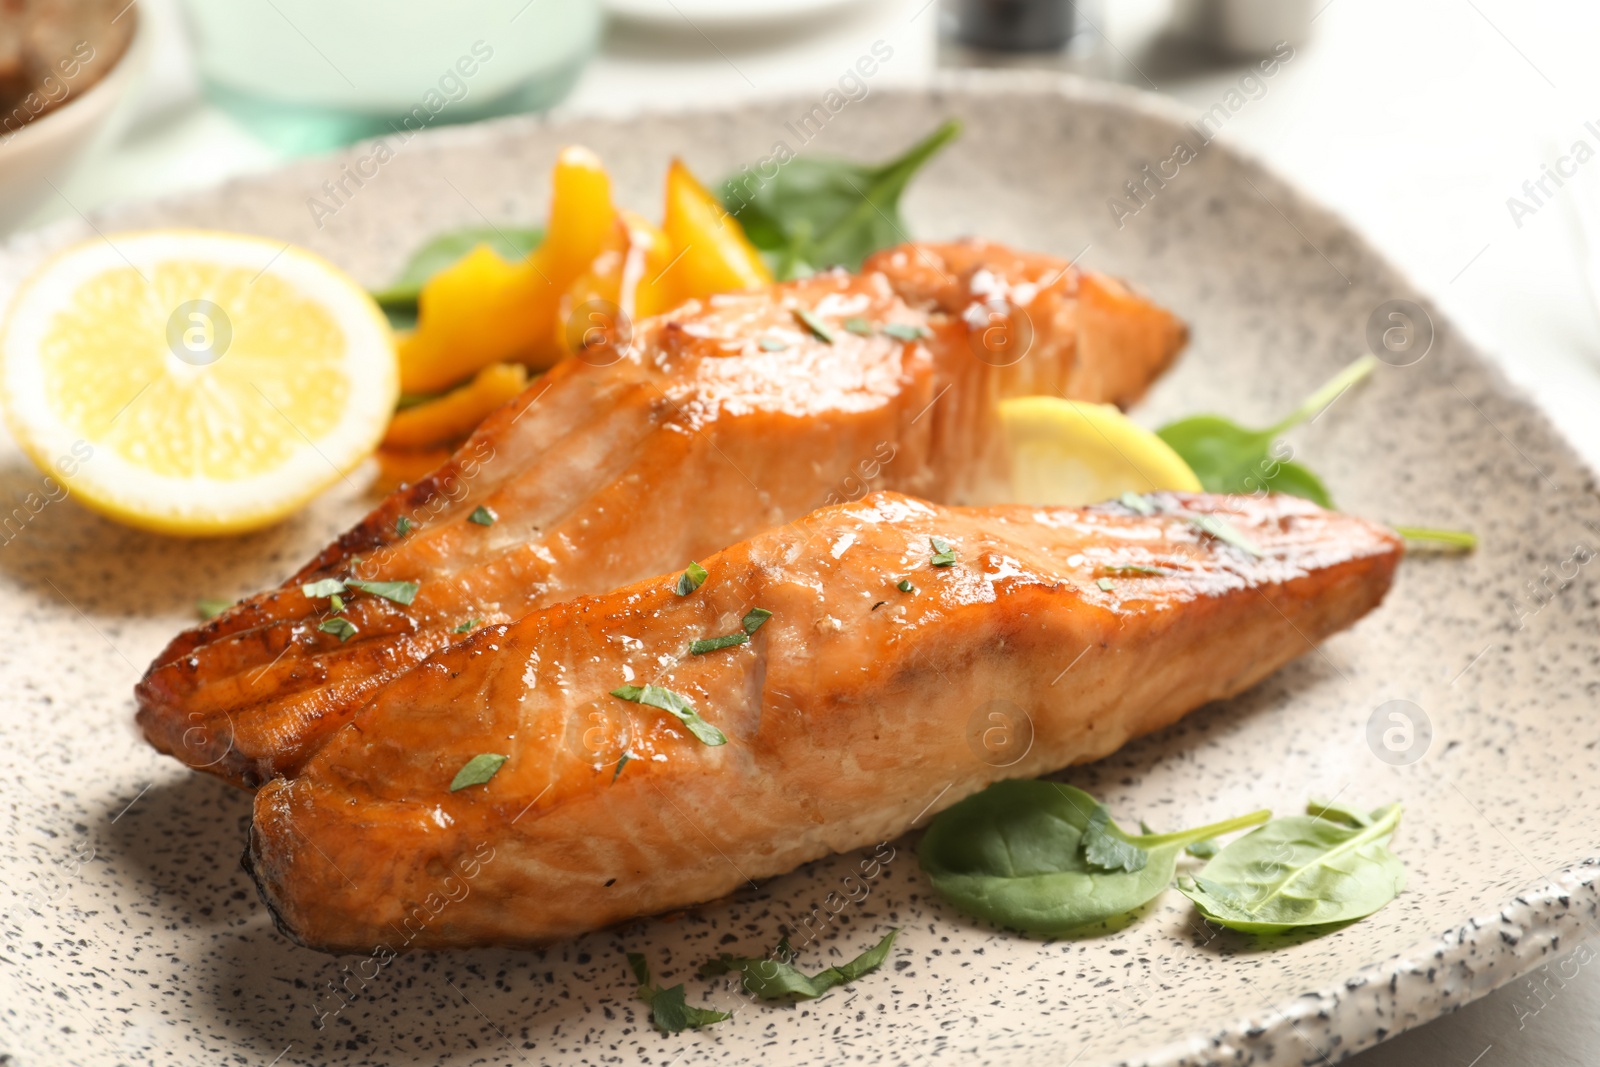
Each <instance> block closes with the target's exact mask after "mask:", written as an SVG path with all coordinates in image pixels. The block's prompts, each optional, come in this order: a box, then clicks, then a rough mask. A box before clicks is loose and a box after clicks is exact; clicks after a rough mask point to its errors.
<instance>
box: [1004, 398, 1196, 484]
mask: <svg viewBox="0 0 1600 1067" xmlns="http://www.w3.org/2000/svg"><path fill="white" fill-rule="evenodd" d="M1000 424H1001V429H1002V432H1003V434H1004V436H1005V442H1006V449H1007V452H1008V453H1009V456H1010V459H1011V494H1012V495H1011V499H1012V500H1013V501H1015V502H1017V503H1021V504H1053V505H1071V506H1078V505H1083V504H1098V503H1100V502H1101V501H1103V500H1111V499H1113V498H1115V497H1118V496H1120V495H1122V494H1123V493H1148V492H1152V491H1154V490H1158V489H1173V490H1180V491H1188V492H1199V491H1200V489H1201V486H1200V479H1199V478H1197V477H1195V473H1194V471H1192V470H1190V469H1189V465H1188V464H1187V463H1185V462H1184V461H1183V460H1182V458H1180V457H1179V455H1178V454H1177V453H1176V452H1174V451H1173V450H1172V447H1171V446H1170V445H1168V444H1167V443H1166V442H1165V441H1163V440H1161V438H1159V437H1157V436H1156V435H1155V434H1153V433H1151V432H1150V431H1149V430H1146V429H1145V428H1144V427H1142V426H1140V425H1139V424H1138V423H1136V422H1134V421H1133V420H1132V419H1130V418H1128V416H1126V415H1124V414H1123V413H1122V412H1121V411H1118V410H1117V408H1116V406H1115V405H1112V404H1086V403H1082V402H1080V401H1076V400H1063V399H1061V398H1059V397H1053V396H1024V397H1017V398H1015V399H1012V400H1002V401H1001V402H1000Z"/></svg>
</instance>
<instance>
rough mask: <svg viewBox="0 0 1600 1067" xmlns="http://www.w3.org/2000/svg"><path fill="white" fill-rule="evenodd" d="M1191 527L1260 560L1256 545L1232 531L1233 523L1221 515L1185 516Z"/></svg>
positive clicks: (1259, 550)
mask: <svg viewBox="0 0 1600 1067" xmlns="http://www.w3.org/2000/svg"><path fill="white" fill-rule="evenodd" d="M1186 517H1187V518H1188V520H1189V522H1190V524H1191V525H1193V526H1194V527H1195V528H1196V529H1198V530H1200V531H1201V532H1202V533H1204V534H1206V535H1207V536H1208V537H1215V538H1216V539H1217V540H1218V541H1222V542H1224V543H1226V544H1230V545H1232V546H1233V547H1234V548H1237V549H1239V550H1240V551H1242V552H1246V553H1248V554H1250V555H1252V556H1255V557H1256V558H1257V559H1260V558H1261V549H1259V548H1257V547H1256V543H1255V542H1254V541H1252V540H1250V539H1249V538H1248V537H1246V536H1245V535H1244V534H1242V533H1240V532H1239V531H1238V530H1236V529H1234V526H1233V523H1231V522H1229V521H1228V520H1227V519H1224V518H1223V517H1222V516H1221V515H1189V516H1186Z"/></svg>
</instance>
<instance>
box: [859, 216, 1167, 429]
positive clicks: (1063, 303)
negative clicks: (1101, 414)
mask: <svg viewBox="0 0 1600 1067" xmlns="http://www.w3.org/2000/svg"><path fill="white" fill-rule="evenodd" d="M862 271H863V272H864V273H869V272H873V271H876V272H878V273H881V274H883V275H884V276H885V277H887V278H888V279H889V283H890V284H891V285H892V286H893V287H894V289H895V291H896V292H897V293H899V295H900V298H901V299H902V300H904V301H905V302H906V303H908V304H910V305H911V306H912V307H915V308H920V309H923V310H926V311H929V312H930V313H933V314H935V315H937V316H944V317H949V318H952V319H955V320H957V321H959V322H961V323H962V324H963V325H964V327H965V334H966V340H967V343H968V346H969V347H970V348H971V349H972V350H973V352H974V353H975V354H976V355H977V356H978V357H979V359H980V361H982V362H985V363H989V364H1000V365H1004V366H1012V365H1015V366H1016V367H1017V369H1018V373H1020V374H1023V375H1028V374H1030V373H1033V372H1037V373H1039V374H1040V377H1039V378H1038V379H1036V380H1033V381H1030V382H1028V383H1027V386H1026V387H1025V391H1026V392H1028V393H1054V394H1059V395H1063V396H1065V397H1066V398H1067V399H1069V400H1086V401H1089V402H1091V403H1096V404H1116V405H1118V406H1120V407H1127V406H1128V405H1129V404H1132V403H1133V402H1134V401H1135V400H1138V399H1139V398H1140V397H1141V396H1143V395H1144V393H1145V390H1146V389H1148V388H1149V387H1150V383H1151V382H1153V381H1155V380H1156V378H1158V377H1160V375H1161V374H1162V372H1163V371H1165V370H1166V369H1167V368H1168V367H1169V366H1171V365H1172V361H1173V360H1174V359H1176V358H1177V356H1178V352H1179V351H1180V350H1181V349H1182V348H1183V346H1184V343H1185V342H1186V341H1187V340H1188V337H1189V333H1188V327H1186V326H1185V325H1184V324H1183V322H1182V320H1180V319H1178V318H1177V317H1175V316H1173V315H1169V314H1167V313H1166V312H1164V311H1162V310H1161V309H1160V308H1157V307H1155V306H1154V305H1152V304H1151V302H1150V301H1149V300H1148V299H1147V298H1145V297H1144V296H1142V295H1140V294H1139V293H1137V292H1135V291H1134V290H1132V289H1130V288H1129V287H1128V285H1127V284H1126V283H1124V282H1121V281H1118V280H1117V279H1115V278H1111V277H1108V276H1106V275H1104V274H1097V273H1095V272H1093V271H1080V270H1079V269H1078V268H1077V267H1075V266H1073V265H1072V264H1070V263H1067V262H1064V261H1062V260H1060V259H1058V258H1056V257H1055V256H1046V255H1041V254H1040V253H1037V252H1021V251H1018V250H1016V249H1013V248H1009V247H1007V246H1005V245H1002V244H996V243H995V242H993V241H981V240H965V241H948V242H939V243H930V242H922V243H916V244H906V245H898V246H896V247H894V248H889V249H885V250H884V251H882V252H876V253H874V254H873V255H871V256H869V257H867V260H866V262H865V263H863V264H862Z"/></svg>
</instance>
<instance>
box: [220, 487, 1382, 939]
mask: <svg viewBox="0 0 1600 1067" xmlns="http://www.w3.org/2000/svg"><path fill="white" fill-rule="evenodd" d="M1147 503H1148V504H1149V505H1153V508H1152V507H1145V508H1142V509H1141V510H1133V509H1130V508H1128V507H1125V506H1123V505H1120V504H1106V505H1101V506H1098V507H1093V508H1083V509H1073V508H1034V507H1027V506H1017V505H1010V506H1001V507H988V508H946V507H939V506H934V505H929V504H926V503H923V502H921V501H917V500H914V499H910V498H907V497H904V496H901V495H898V494H894V493H877V494H873V495H871V496H869V497H867V498H865V499H863V500H861V501H860V502H858V503H855V504H845V505H839V506H836V507H832V508H827V509H823V510H821V511H819V512H816V513H814V514H813V515H811V516H808V517H807V518H806V519H805V520H804V521H802V522H799V523H795V524H792V525H789V526H784V527H780V528H778V529H775V530H771V531H768V532H766V533H764V534H761V535H759V536H757V537H755V538H753V539H751V540H749V541H746V542H744V543H742V544H738V545H735V546H733V547H731V548H729V549H727V550H726V551H723V552H719V553H717V554H716V555H714V556H711V557H709V558H708V559H706V560H705V561H704V565H705V569H706V571H707V572H708V574H709V577H708V578H706V580H705V582H704V584H703V585H701V586H700V587H699V588H698V589H696V590H694V591H692V592H687V593H686V594H681V593H680V591H679V590H680V587H679V585H678V581H677V579H678V576H677V575H676V574H666V575H663V576H661V577H657V578H652V579H648V580H646V581H643V582H639V583H637V584H634V585H630V586H626V587H624V588H621V589H618V590H616V591H614V592H611V593H607V594H605V595H602V596H591V597H580V598H578V599H575V600H571V601H568V602H566V603H562V604H557V605H553V606H551V607H548V608H545V609H543V610H540V611H536V612H534V613H532V614H530V615H528V616H526V617H525V618H523V619H521V620H519V621H517V622H516V623H513V624H511V625H495V626H489V627H486V628H484V629H483V630H480V631H479V632H477V633H475V634H473V635H472V636H471V637H470V638H469V639H468V640H465V641H463V642H461V643H459V644H457V645H455V646H453V647H451V648H448V649H445V650H443V651H441V652H438V653H436V654H435V655H433V656H432V657H430V658H429V659H428V660H427V661H426V662H425V663H423V664H421V665H420V666H418V667H417V668H416V669H414V670H412V671H410V672H408V673H406V674H405V675H403V676H401V677H400V678H398V679H397V680H395V681H392V682H390V683H389V684H388V685H387V686H385V687H384V688H383V689H382V690H381V691H380V692H379V693H378V695H377V696H376V698H375V699H374V700H373V701H372V702H371V703H370V704H369V705H367V706H366V707H364V708H363V709H362V710H361V711H360V713H359V714H358V715H357V716H356V717H355V718H354V720H353V721H352V722H350V723H349V724H347V725H345V726H344V727H343V728H342V729H341V730H339V731H338V732H337V733H336V734H335V735H334V736H333V737H332V738H330V739H329V741H328V743H327V744H326V745H325V746H324V747H323V748H322V750H321V751H320V752H319V753H318V754H317V755H316V756H315V757H314V758H312V759H311V760H310V762H309V763H308V764H307V765H306V767H305V768H304V769H303V770H302V771H301V773H300V774H299V775H298V776H296V777H295V778H292V779H279V780H276V781H273V782H270V783H268V784H267V785H266V786H264V787H263V788H262V789H261V790H260V791H259V792H258V793H257V794H256V797H255V807H254V819H253V823H252V828H251V832H250V846H249V851H248V854H247V857H246V862H247V866H249V867H250V868H251V869H252V871H253V874H254V876H255V878H256V879H257V882H258V884H259V885H260V887H261V890H262V894H263V896H264V898H265V900H266V901H267V902H268V904H269V905H270V907H271V909H272V911H273V913H274V915H275V916H276V918H277V920H278V922H279V924H280V926H281V927H282V928H283V929H284V930H285V931H287V932H288V933H289V934H291V935H292V936H293V937H295V938H297V939H298V940H300V941H301V942H303V943H305V944H307V945H310V946H314V947H317V948H322V949H327V950H330V951H362V952H370V951H373V950H374V946H386V947H387V948H388V949H389V950H390V951H395V952H398V951H404V950H405V949H408V948H446V947H456V946H468V945H487V944H497V945H524V944H527V945H531V944H537V943H541V942H545V941H548V940H550V939H553V938H559V937H564V936H567V935H571V934H576V933H579V932H581V931H586V930H593V929H595V928H598V927H602V926H605V925H607V924H610V923H615V922H618V921H621V920H624V919H628V918H631V917H634V916H640V915H648V914H654V913H657V912H661V911H664V910H668V909H673V908H679V907H683V906H686V905H690V904H694V903H696V902H701V901H706V900H711V899H714V898H717V897H719V896H722V895H724V894H727V893H728V892H730V891H732V890H734V889H736V888H738V887H739V886H741V885H744V884H747V883H749V882H751V881H752V880H754V879H758V878H765V877H769V876H772V875H775V874H779V873H782V872H784V871H788V870H790V869H792V868H794V867H795V866H797V865H799V864H801V863H805V862H807V861H809V860H813V859H816V858H818V857H820V856H824V855H827V854H829V853H832V852H837V851H844V850H848V849H852V848H856V847H858V846H862V845H866V844H871V843H874V842H878V841H883V840H887V839H890V838H893V837H895V836H897V835H899V834H900V833H901V832H903V831H904V830H905V829H907V827H908V826H909V825H910V824H911V823H912V822H913V821H914V820H915V819H916V818H918V816H919V815H920V814H921V813H923V812H925V811H931V810H936V809H938V808H940V807H944V806H948V805H949V804H952V803H954V802H955V801H957V800H960V799H961V798H963V797H965V796H967V795H969V794H971V793H973V792H975V791H977V790H979V789H981V788H983V787H984V786H985V785H986V784H988V783H990V782H992V781H995V780H996V779H999V778H1006V777H1021V776H1032V775H1037V774H1041V773H1045V772H1049V771H1054V770H1056V769H1058V768H1061V767H1064V766H1067V765H1069V764H1073V763H1079V762H1083V761H1088V760H1093V759H1096V758H1099V757H1102V756H1105V755H1106V754H1108V753H1110V752H1112V751H1113V750H1114V749H1116V748H1117V747H1118V746H1120V745H1122V744H1123V743H1124V742H1126V741H1127V740H1128V739H1129V738H1131V737H1135V736H1137V735H1139V734H1143V733H1146V732H1148V731H1151V730H1155V729H1158V728H1160V727H1162V726H1165V725H1167V724H1168V723H1171V722H1172V721H1174V720H1175V719H1177V718H1178V717H1179V716H1181V715H1183V714H1184V713H1185V712H1187V711H1189V710H1191V709H1193V708H1196V707H1198V706H1200V705H1202V704H1205V703H1206V702H1208V701H1211V700H1216V699H1219V698H1223V697H1227V696H1230V695H1232V694H1234V693H1238V692H1239V691H1241V690H1243V689H1245V688H1247V687H1248V686H1250V685H1252V684H1253V683H1255V682H1256V681H1258V680H1259V679H1261V678H1263V677H1264V676H1266V675H1267V674H1269V673H1271V672H1272V671H1273V670H1275V669H1277V668H1278V667H1279V666H1281V665H1282V664H1284V663H1285V662H1287V661H1288V660H1290V659H1292V658H1294V657H1295V656H1298V655H1300V654H1301V653H1304V652H1306V651H1307V650H1308V649H1309V648H1310V647H1311V642H1315V641H1319V640H1321V639H1322V638H1324V637H1326V636H1328V635H1329V634H1332V633H1333V632H1335V631H1337V630H1339V629H1342V628H1343V627H1346V626H1349V625H1350V624H1351V623H1353V622H1355V621H1356V620H1357V619H1359V618H1360V617H1361V616H1362V615H1364V614H1365V613H1366V612H1368V611H1370V610H1372V608H1373V607H1375V606H1376V605H1377V604H1378V603H1379V601H1380V600H1382V598H1383V596H1384V594H1385V592H1386V591H1387V590H1388V588H1389V583H1390V580H1391V578H1392V576H1393V572H1394V568H1395V565H1396V563H1397V561H1398V560H1399V558H1400V554H1401V548H1400V541H1399V538H1398V537H1396V536H1395V535H1394V534H1393V533H1391V532H1389V531H1388V530H1386V529H1384V528H1383V527H1381V526H1378V525H1376V524H1374V523H1370V522H1366V521H1363V520H1361V519H1357V518H1352V517H1349V516H1345V515H1339V514H1335V513H1331V512H1326V511H1323V510H1321V509H1320V508H1318V507H1317V506H1316V505H1314V504H1311V503H1309V502H1307V501H1304V500H1300V499H1298V498H1294V497H1284V496H1273V497H1265V498H1259V499H1258V498H1248V497H1220V496H1205V495H1198V494H1197V495H1177V494H1165V495H1163V494H1158V495H1155V496H1152V497H1150V498H1148V500H1147ZM1143 511H1152V513H1151V514H1144V513H1142V512H1143ZM1204 515H1220V516H1223V517H1224V518H1225V520H1226V521H1227V522H1229V523H1231V526H1232V531H1230V532H1235V531H1236V532H1237V533H1239V534H1242V535H1243V537H1244V538H1248V539H1249V541H1251V542H1253V543H1254V547H1256V548H1257V549H1258V550H1259V552H1260V555H1259V556H1253V555H1251V554H1250V553H1249V552H1247V551H1245V550H1243V549H1241V548H1239V547H1235V545H1234V544H1233V543H1225V542H1223V541H1219V540H1216V539H1214V538H1213V537H1212V536H1211V535H1209V534H1208V533H1205V532H1202V529H1201V528H1200V527H1199V526H1198V525H1197V524H1196V522H1195V518H1196V517H1197V516H1204ZM1201 521H1202V522H1207V521H1210V520H1204V519H1202V520H1201ZM935 538H938V539H940V540H939V542H938V544H934V543H933V539H935ZM941 545H943V546H947V547H948V549H949V550H950V553H951V554H952V555H953V562H949V563H948V564H947V565H943V566H940V565H936V563H937V562H938V561H939V560H942V559H945V558H947V557H943V556H939V557H937V558H936V553H937V552H939V551H940V548H939V546H941ZM1102 580H1103V581H1102ZM902 582H904V583H908V588H902V586H901V584H900V583H902ZM1104 586H1109V588H1106V587H1104ZM757 608H759V609H763V610H764V611H767V612H770V613H771V615H770V618H768V619H767V620H766V621H765V623H764V624H762V625H760V626H759V627H758V628H757V627H753V626H751V625H750V623H749V620H750V619H751V617H752V616H751V611H752V609H757ZM755 617H756V618H759V617H760V615H759V613H757V615H756V616H755ZM751 629H753V630H754V632H753V633H748V634H747V631H749V630H751ZM742 634H747V636H748V640H745V641H743V642H742V643H734V644H731V645H729V646H728V647H722V648H717V649H714V650H711V651H705V652H703V654H694V653H693V652H691V643H692V642H695V641H702V640H706V639H714V638H718V637H723V636H729V635H731V636H732V637H733V639H734V641H736V642H737V641H738V637H739V635H742ZM701 647H702V648H703V647H704V646H701ZM623 686H634V687H645V686H655V687H659V689H658V690H656V691H655V692H657V694H658V699H656V700H655V701H654V706H652V704H649V703H640V702H635V701H632V700H628V699H624V698H623V697H619V696H616V695H613V690H616V689H618V688H619V687H623ZM663 690H669V691H671V692H672V693H675V694H677V695H678V697H679V698H681V699H683V700H685V701H687V702H688V704H689V705H692V709H693V711H694V712H695V713H696V714H697V715H698V716H699V717H700V719H701V720H702V721H703V723H704V724H708V726H709V727H710V728H714V729H715V730H716V731H720V734H721V735H722V736H724V737H725V739H726V743H724V744H708V743H706V742H705V741H704V740H702V739H701V737H699V736H697V734H696V733H695V732H692V731H691V728H690V727H689V726H688V725H686V724H685V722H683V721H680V719H679V718H678V717H676V716H675V715H673V714H669V713H668V712H667V711H666V710H661V707H660V705H661V704H662V703H667V704H671V703H672V699H673V698H667V699H666V700H665V701H663V700H661V699H659V693H660V691H663ZM628 692H629V691H628V690H626V689H625V690H623V693H624V695H626V694H628ZM649 692H650V691H648V690H643V689H642V688H641V689H638V690H636V691H635V695H639V694H640V693H645V694H648V693H649ZM645 699H646V700H649V699H650V698H649V697H648V696H646V697H645ZM996 709H1001V710H1002V711H1009V712H1010V718H1011V726H1012V728H1013V729H1019V728H1025V729H1027V731H1028V735H1029V737H1028V741H1029V743H1027V744H1022V745H1018V746H1017V747H1016V748H1015V749H1014V750H1011V751H1009V752H1006V753H1001V754H1000V755H1001V756H1002V757H1003V758H996V756H995V755H994V754H991V752H990V751H989V749H987V748H986V747H985V746H984V744H983V743H982V742H981V740H980V739H981V738H982V737H983V736H984V733H985V731H986V730H988V728H990V727H991V726H992V725H994V721H993V720H992V715H993V714H994V713H995V711H996ZM1024 715H1025V716H1026V718H1025V719H1023V717H1022V716H1024ZM698 729H699V730H700V731H701V733H702V734H703V733H704V732H705V730H706V729H707V726H704V725H703V726H700V727H698ZM712 739H713V740H715V737H713V738H712ZM490 753H492V754H496V755H499V756H504V757H507V758H506V760H505V762H504V764H503V765H502V766H501V767H500V768H499V771H498V773H496V774H494V776H493V777H492V778H490V779H489V780H488V781H487V782H486V783H483V784H477V785H471V786H466V787H464V788H461V789H459V790H457V791H452V790H451V784H452V781H453V779H454V777H455V776H456V775H457V773H458V771H460V770H461V769H462V768H463V767H464V766H465V765H466V764H467V763H468V762H469V761H471V760H473V758H474V757H477V756H480V755H483V754H490Z"/></svg>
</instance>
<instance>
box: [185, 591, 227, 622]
mask: <svg viewBox="0 0 1600 1067" xmlns="http://www.w3.org/2000/svg"><path fill="white" fill-rule="evenodd" d="M231 607H233V601H231V600H223V599H221V598H218V597H201V598H200V599H199V600H196V601H195V602H194V610H195V613H196V614H197V615H199V616H200V621H201V622H205V621H206V620H207V619H214V618H216V617H217V616H218V615H221V614H222V613H223V612H224V611H227V610H228V609H229V608H231Z"/></svg>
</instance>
